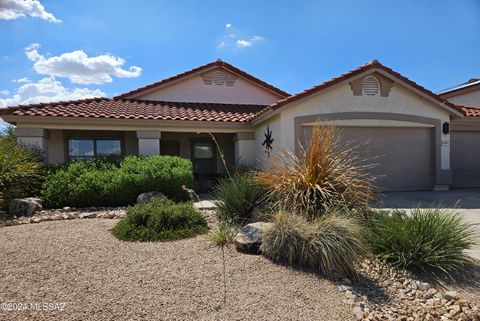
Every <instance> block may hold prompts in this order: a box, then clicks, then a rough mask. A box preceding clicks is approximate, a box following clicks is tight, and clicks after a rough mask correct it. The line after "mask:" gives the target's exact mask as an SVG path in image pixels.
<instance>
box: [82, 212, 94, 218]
mask: <svg viewBox="0 0 480 321" xmlns="http://www.w3.org/2000/svg"><path fill="white" fill-rule="evenodd" d="M96 217H97V213H95V212H90V213H82V214H80V218H96Z"/></svg>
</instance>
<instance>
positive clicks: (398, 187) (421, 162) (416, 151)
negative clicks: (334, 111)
mask: <svg viewBox="0 0 480 321" xmlns="http://www.w3.org/2000/svg"><path fill="white" fill-rule="evenodd" d="M308 128H309V126H305V127H304V135H305V136H304V137H309V132H311V127H310V129H308ZM305 129H306V130H305ZM339 130H340V131H341V132H342V136H343V140H344V141H346V142H353V144H355V145H358V148H357V149H356V151H357V152H358V153H359V154H360V156H361V158H362V159H367V160H369V162H370V163H375V164H378V165H377V166H376V167H375V168H372V169H370V170H369V171H370V173H371V174H372V175H374V176H375V177H377V185H378V187H379V189H380V190H381V191H421V190H432V189H433V186H434V183H433V182H434V180H433V170H432V169H434V168H435V164H434V153H433V152H434V149H433V141H434V140H433V139H434V132H433V127H339Z"/></svg>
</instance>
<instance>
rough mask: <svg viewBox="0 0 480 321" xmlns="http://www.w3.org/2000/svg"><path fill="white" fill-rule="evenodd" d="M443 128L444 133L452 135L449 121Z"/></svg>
mask: <svg viewBox="0 0 480 321" xmlns="http://www.w3.org/2000/svg"><path fill="white" fill-rule="evenodd" d="M442 127H443V133H444V134H445V135H448V133H450V124H449V123H448V121H446V122H444V123H443V126H442Z"/></svg>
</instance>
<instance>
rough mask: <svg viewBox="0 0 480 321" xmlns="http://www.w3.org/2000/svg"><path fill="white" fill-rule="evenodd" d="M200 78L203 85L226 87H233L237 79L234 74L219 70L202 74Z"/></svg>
mask: <svg viewBox="0 0 480 321" xmlns="http://www.w3.org/2000/svg"><path fill="white" fill-rule="evenodd" d="M201 76H202V79H203V83H204V84H205V85H217V86H228V87H231V86H234V85H235V80H236V78H237V77H236V76H235V75H234V74H232V73H229V72H226V71H223V70H219V69H216V70H214V71H209V72H206V73H203V74H202V75H201Z"/></svg>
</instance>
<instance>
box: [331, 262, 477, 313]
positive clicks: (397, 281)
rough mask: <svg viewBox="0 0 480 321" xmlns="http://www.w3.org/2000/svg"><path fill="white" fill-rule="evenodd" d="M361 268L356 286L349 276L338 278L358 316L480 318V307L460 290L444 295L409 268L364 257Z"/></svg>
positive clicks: (346, 300)
mask: <svg viewBox="0 0 480 321" xmlns="http://www.w3.org/2000/svg"><path fill="white" fill-rule="evenodd" d="M359 272H360V273H361V274H363V277H362V278H358V279H356V280H354V281H352V286H349V285H348V286H347V285H345V284H346V283H347V282H346V281H345V279H342V278H337V279H336V280H337V282H340V283H343V284H340V285H338V290H339V291H340V292H343V293H344V295H345V297H346V299H345V300H344V302H345V303H348V304H351V306H352V308H353V314H354V315H355V317H356V318H357V320H397V321H417V320H418V321H420V320H460V321H467V320H469V321H470V320H471V321H474V320H480V311H479V309H478V307H476V306H474V305H473V304H472V303H471V302H469V301H468V300H466V299H465V298H460V296H459V294H458V293H457V292H456V291H448V292H446V293H444V295H442V293H441V291H438V290H437V289H436V288H435V287H432V285H430V284H429V283H426V282H421V281H418V280H415V278H414V276H413V275H412V274H410V273H408V272H406V271H400V270H396V271H394V270H392V269H391V268H390V267H389V266H388V265H387V264H382V263H380V262H379V261H377V260H373V261H372V260H364V262H362V263H361V264H360V266H359ZM372 282H374V283H376V284H377V285H378V287H377V286H374V285H373V283H372ZM347 284H348V283H347ZM353 289H354V290H353ZM362 294H363V295H362ZM365 294H367V295H365Z"/></svg>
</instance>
